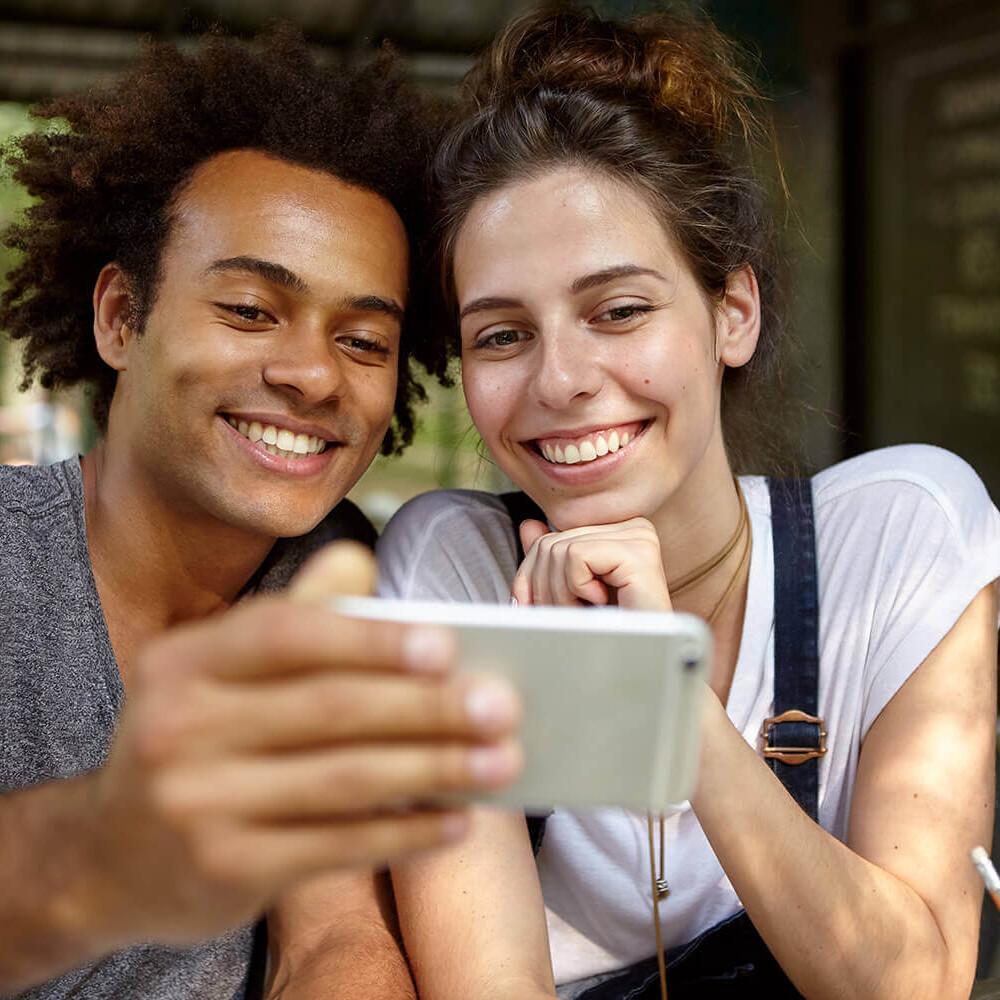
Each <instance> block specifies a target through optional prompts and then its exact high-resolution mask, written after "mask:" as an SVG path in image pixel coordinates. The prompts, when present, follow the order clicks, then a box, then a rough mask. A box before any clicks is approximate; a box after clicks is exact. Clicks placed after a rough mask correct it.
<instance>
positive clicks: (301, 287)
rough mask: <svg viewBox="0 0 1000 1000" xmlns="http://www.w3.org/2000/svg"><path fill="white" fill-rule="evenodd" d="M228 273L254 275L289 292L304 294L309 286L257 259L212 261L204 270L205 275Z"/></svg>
mask: <svg viewBox="0 0 1000 1000" xmlns="http://www.w3.org/2000/svg"><path fill="white" fill-rule="evenodd" d="M229 271H242V272H244V273H245V274H255V275H257V276H258V277H261V278H263V279H264V280H265V281H269V282H271V284H272V285H280V286H281V287H282V288H287V289H288V290H289V291H291V292H299V293H300V294H301V293H304V292H307V291H309V286H308V285H307V284H306V283H305V282H304V281H303V280H302V279H301V278H300V277H299V276H298V275H297V274H296V273H295V272H294V271H289V270H288V268H287V267H285V266H284V265H282V264H275V263H274V261H270V260H261V259H260V258H259V257H226V258H224V259H222V260H216V261H213V262H212V263H211V264H209V265H208V267H206V268H205V274H206V275H209V274H226V273H227V272H229Z"/></svg>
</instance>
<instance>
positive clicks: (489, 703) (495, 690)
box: [465, 678, 521, 732]
mask: <svg viewBox="0 0 1000 1000" xmlns="http://www.w3.org/2000/svg"><path fill="white" fill-rule="evenodd" d="M465 712H466V715H467V716H468V717H469V721H470V722H472V723H474V724H475V726H476V727H477V728H479V729H481V730H484V731H486V732H496V731H497V730H499V729H504V728H506V727H507V726H510V725H512V724H513V723H515V722H516V721H517V720H518V718H519V716H520V714H521V703H520V699H519V698H518V696H517V693H516V692H515V691H514V689H513V688H511V686H510V685H509V684H507V683H505V682H504V681H501V680H496V679H492V678H491V679H488V680H477V681H475V682H474V684H473V686H472V688H471V689H470V690H469V691H468V693H467V694H466V696H465Z"/></svg>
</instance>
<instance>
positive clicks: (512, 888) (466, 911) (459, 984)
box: [392, 808, 555, 1000]
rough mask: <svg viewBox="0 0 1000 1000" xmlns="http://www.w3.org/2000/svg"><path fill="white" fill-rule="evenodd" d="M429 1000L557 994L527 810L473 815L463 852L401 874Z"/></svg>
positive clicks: (433, 857) (413, 961) (407, 936)
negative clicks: (525, 819) (528, 826)
mask: <svg viewBox="0 0 1000 1000" xmlns="http://www.w3.org/2000/svg"><path fill="white" fill-rule="evenodd" d="M392 883H393V889H394V891H395V894H396V908H397V911H398V913H399V923H400V927H401V928H402V933H403V941H404V943H405V945H406V953H407V956H408V957H409V960H410V968H411V969H412V971H413V978H414V981H415V982H416V984H417V992H418V994H419V996H420V1000H454V998H456V997H476V998H477V1000H510V998H512V997H517V998H518V1000H535V998H541V997H554V996H555V985H554V983H553V980H552V964H551V961H550V959H549V943H548V933H547V931H546V926H545V910H544V907H543V905H542V892H541V888H540V887H539V884H538V874H537V872H536V869H535V861H534V858H533V857H532V853H531V845H530V843H529V841H528V831H527V825H526V824H525V821H524V816H522V815H521V814H520V813H512V812H503V811H500V810H497V809H487V808H477V809H475V810H473V818H472V831H471V833H470V834H469V835H468V836H467V837H465V839H463V840H462V842H461V844H459V845H458V846H456V847H453V848H448V849H446V850H443V851H435V852H434V853H432V854H427V855H425V856H423V857H419V858H416V859H414V860H409V861H406V862H404V863H401V864H399V865H395V866H393V868H392Z"/></svg>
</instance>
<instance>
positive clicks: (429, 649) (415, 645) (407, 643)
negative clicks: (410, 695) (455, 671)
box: [403, 625, 455, 673]
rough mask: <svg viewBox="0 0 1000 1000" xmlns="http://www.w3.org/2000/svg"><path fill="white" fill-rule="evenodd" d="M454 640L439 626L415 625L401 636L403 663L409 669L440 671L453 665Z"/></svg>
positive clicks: (426, 671) (430, 671) (427, 671)
mask: <svg viewBox="0 0 1000 1000" xmlns="http://www.w3.org/2000/svg"><path fill="white" fill-rule="evenodd" d="M454 661H455V640H454V637H453V636H452V634H451V633H450V632H447V631H445V630H444V629H440V628H427V627H424V626H420V625H418V626H416V627H415V628H411V629H408V630H407V632H406V634H405V635H404V636H403V663H404V665H405V666H407V667H409V669H410V670H419V671H421V672H424V673H441V672H442V671H444V670H448V669H449V668H450V667H452V666H453V665H454Z"/></svg>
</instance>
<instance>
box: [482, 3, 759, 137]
mask: <svg viewBox="0 0 1000 1000" xmlns="http://www.w3.org/2000/svg"><path fill="white" fill-rule="evenodd" d="M743 61H744V59H743V55H742V53H741V51H740V50H739V49H738V47H737V46H736V45H734V44H733V43H732V42H731V41H730V40H729V39H727V38H726V37H725V36H724V35H722V34H721V32H719V31H718V29H716V28H715V26H714V25H712V24H710V23H708V22H707V21H703V20H696V19H695V18H693V17H690V16H687V15H683V14H679V13H670V14H667V13H664V14H653V15H649V16H647V17H643V18H641V19H639V20H637V21H635V22H633V23H632V24H629V25H621V24H616V23H614V22H611V21H605V20H601V19H600V18H599V17H598V16H597V15H596V14H595V13H594V12H593V11H589V10H575V9H541V10H536V11H532V12H530V13H528V14H525V15H523V16H522V17H519V18H517V19H515V20H514V21H513V22H512V23H511V24H510V25H508V27H507V28H506V29H504V31H503V32H501V34H500V35H498V36H497V38H496V39H495V41H494V42H493V44H492V45H491V46H490V48H489V49H488V50H487V52H486V53H484V55H483V57H482V58H481V59H480V60H479V61H478V63H477V64H476V66H475V67H474V68H473V70H471V71H470V73H469V75H468V76H467V77H466V80H465V83H464V93H465V95H466V96H467V97H468V98H470V99H471V100H472V101H473V102H474V103H475V104H476V105H477V106H479V107H482V106H483V105H486V104H491V103H496V102H498V101H500V100H503V99H505V98H509V99H515V100H516V98H517V95H518V94H520V93H523V92H525V91H530V90H538V89H552V90H557V91H558V90H576V91H583V92H587V93H590V94H593V95H594V96H595V97H600V98H603V99H609V100H617V101H621V102H624V103H627V104H631V105H635V104H645V105H646V106H647V107H648V109H649V110H650V111H651V112H653V113H663V114H665V115H669V116H671V117H672V118H673V119H674V120H675V121H676V123H677V124H678V125H681V126H682V127H685V128H687V129H690V130H691V131H693V132H695V133H696V134H698V135H699V136H700V137H701V138H702V140H707V141H710V142H711V144H712V145H713V146H714V145H718V144H721V143H724V142H725V141H727V140H728V139H729V138H730V137H731V136H732V135H733V134H734V132H740V133H742V134H743V135H744V136H749V135H750V134H751V133H757V132H758V125H757V118H756V116H755V114H754V112H753V110H752V108H753V105H754V104H755V103H756V102H758V101H759V100H760V96H759V93H758V90H757V87H756V86H755V84H754V82H753V79H752V76H751V74H749V73H748V72H746V71H745V70H744V69H743V68H742V65H741V64H742V63H743Z"/></svg>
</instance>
